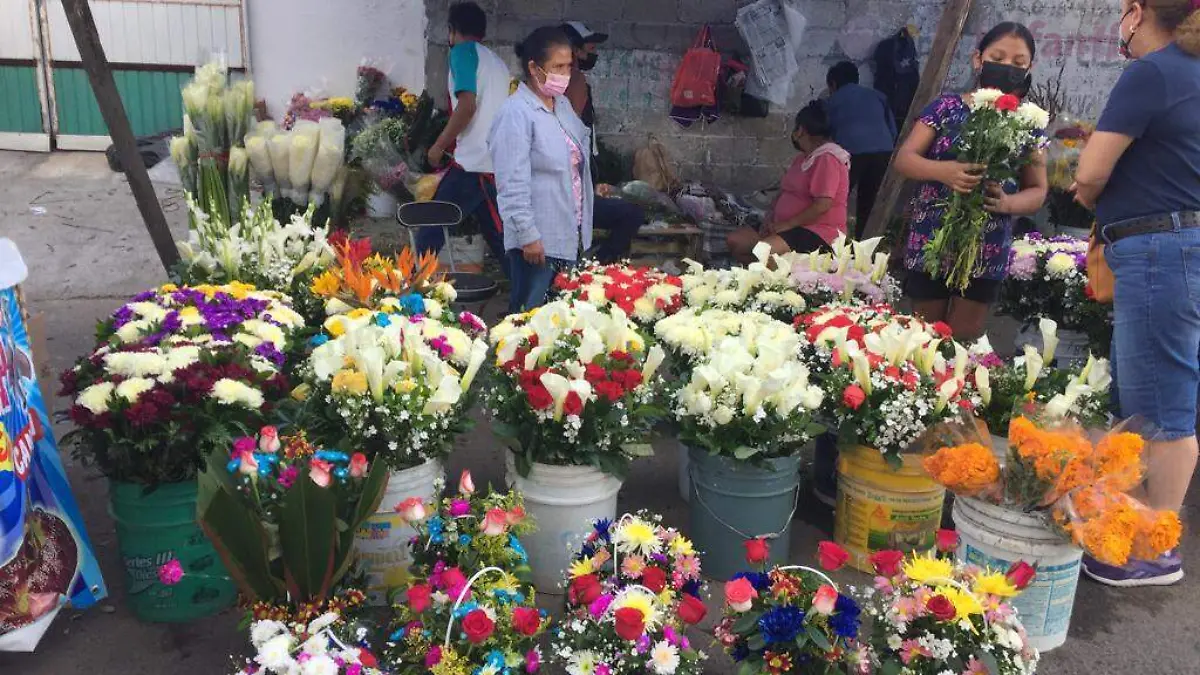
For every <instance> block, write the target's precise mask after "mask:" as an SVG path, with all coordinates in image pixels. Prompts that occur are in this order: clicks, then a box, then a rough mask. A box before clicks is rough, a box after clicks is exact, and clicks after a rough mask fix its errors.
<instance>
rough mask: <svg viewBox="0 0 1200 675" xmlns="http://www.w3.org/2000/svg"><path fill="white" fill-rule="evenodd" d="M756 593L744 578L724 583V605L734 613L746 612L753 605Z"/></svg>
mask: <svg viewBox="0 0 1200 675" xmlns="http://www.w3.org/2000/svg"><path fill="white" fill-rule="evenodd" d="M757 597H758V591H756V590H754V585H753V584H751V583H750V582H749V581H748V580H746V579H745V578H741V579H734V580H733V581H727V582H725V604H727V605H729V609H732V610H733V611H735V612H739V613H740V612H748V611H750V607H752V606H753V605H754V599H755V598H757Z"/></svg>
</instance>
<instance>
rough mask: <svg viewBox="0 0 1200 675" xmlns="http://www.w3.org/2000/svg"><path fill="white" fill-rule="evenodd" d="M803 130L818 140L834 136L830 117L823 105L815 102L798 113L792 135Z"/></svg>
mask: <svg viewBox="0 0 1200 675" xmlns="http://www.w3.org/2000/svg"><path fill="white" fill-rule="evenodd" d="M801 129H803V130H804V131H805V133H807V134H808V135H809V136H817V137H818V138H829V137H830V136H832V135H833V127H832V126H830V124H829V116H828V115H827V114H825V105H824V104H823V103H821V102H820V101H813V102H812V103H809V104H808V105H806V106H804V107H803V108H801V109H800V112H798V113H796V125H795V126H794V127H793V128H792V133H795V132H797V131H800V130H801Z"/></svg>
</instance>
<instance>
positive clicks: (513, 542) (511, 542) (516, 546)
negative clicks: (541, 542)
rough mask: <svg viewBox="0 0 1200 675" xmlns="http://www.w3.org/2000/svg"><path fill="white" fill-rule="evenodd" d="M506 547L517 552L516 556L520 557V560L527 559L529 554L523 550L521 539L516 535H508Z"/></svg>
mask: <svg viewBox="0 0 1200 675" xmlns="http://www.w3.org/2000/svg"><path fill="white" fill-rule="evenodd" d="M508 547H509V548H511V549H512V550H513V553H516V554H517V557H518V558H520V559H521V562H525V561H527V560H529V554H528V553H526V552H525V547H523V546H521V540H520V539H517V535H515V534H510V535H508Z"/></svg>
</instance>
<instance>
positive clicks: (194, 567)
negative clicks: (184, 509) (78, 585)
mask: <svg viewBox="0 0 1200 675" xmlns="http://www.w3.org/2000/svg"><path fill="white" fill-rule="evenodd" d="M172 560H178V561H179V563H180V565H181V566H182V567H183V569H184V576H183V579H182V580H180V581H179V583H177V584H174V585H172V586H166V585H164V584H163V583H162V582H161V581H159V577H158V571H159V569H160V568H161V567H162V566H163V565H165V564H167V563H169V562H171V561H172ZM122 562H124V564H125V583H126V586H125V588H126V591H125V592H126V593H127V594H128V596H129V602H130V604H131V605H133V607H134V611H135V613H136V614H137V615H138V616H139V617H141V618H143V619H145V620H148V621H190V620H193V619H196V618H200V617H202V616H207V615H209V614H212V613H214V612H216V611H218V610H220V609H222V608H224V607H226V606H228V605H229V604H230V603H231V602H232V601H233V597H234V593H235V589H234V587H233V584H232V582H231V581H229V579H228V577H227V576H226V572H225V570H224V568H223V567H222V566H221V564H220V559H219V558H218V557H217V554H216V552H215V551H213V550H212V547H211V545H209V543H208V539H207V538H205V536H204V533H203V532H202V531H201V530H200V529H199V528H196V530H195V532H194V533H192V535H191V536H190V537H189V538H188V539H187V540H186V541H185V542H182V545H181V546H179V547H171V548H165V549H160V550H157V551H153V552H146V553H144V554H133V555H128V554H126V555H123V556H122Z"/></svg>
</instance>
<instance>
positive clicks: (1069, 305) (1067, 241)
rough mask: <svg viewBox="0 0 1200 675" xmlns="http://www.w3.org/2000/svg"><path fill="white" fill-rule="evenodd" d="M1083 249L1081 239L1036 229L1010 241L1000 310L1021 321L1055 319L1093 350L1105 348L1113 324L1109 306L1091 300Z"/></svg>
mask: <svg viewBox="0 0 1200 675" xmlns="http://www.w3.org/2000/svg"><path fill="white" fill-rule="evenodd" d="M1087 251H1088V242H1087V241H1086V240H1083V239H1076V238H1074V237H1067V236H1059V237H1054V238H1052V239H1046V238H1044V237H1042V236H1041V235H1039V234H1037V233H1036V232H1035V233H1031V234H1028V235H1026V236H1025V237H1024V238H1022V239H1018V240H1016V241H1014V242H1013V246H1012V252H1011V253H1010V254H1009V256H1010V258H1009V260H1010V262H1009V271H1008V276H1007V277H1006V278H1005V280H1004V283H1003V285H1002V287H1001V295H1000V311H1001V312H1003V313H1005V314H1008V315H1009V316H1011V317H1013V318H1014V319H1016V320H1017V321H1020V322H1022V323H1024V324H1026V325H1032V324H1034V323H1036V322H1037V321H1039V320H1040V319H1041V318H1042V317H1048V318H1051V319H1054V320H1055V321H1057V322H1058V324H1059V326H1060V327H1062V328H1063V329H1068V330H1075V331H1080V332H1082V333H1086V334H1087V336H1088V343H1089V344H1090V345H1091V348H1092V349H1093V350H1094V351H1105V350H1107V349H1108V344H1109V341H1110V339H1111V335H1112V324H1111V321H1110V320H1109V316H1108V313H1109V310H1108V308H1107V307H1106V306H1104V305H1101V304H1100V303H1098V302H1096V301H1095V300H1093V299H1092V296H1091V290H1090V287H1089V286H1088V279H1087Z"/></svg>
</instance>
